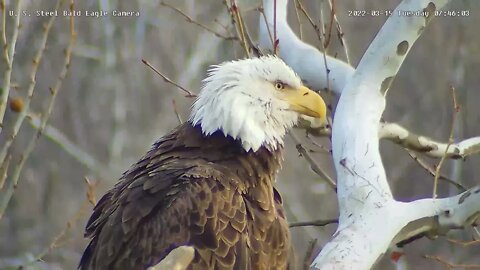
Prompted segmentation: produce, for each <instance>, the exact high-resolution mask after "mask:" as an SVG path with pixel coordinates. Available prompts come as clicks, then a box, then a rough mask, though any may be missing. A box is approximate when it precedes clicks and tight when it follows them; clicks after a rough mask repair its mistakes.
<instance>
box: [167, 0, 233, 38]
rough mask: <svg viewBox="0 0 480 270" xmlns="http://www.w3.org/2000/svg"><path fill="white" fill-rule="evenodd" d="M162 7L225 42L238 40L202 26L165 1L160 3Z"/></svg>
mask: <svg viewBox="0 0 480 270" xmlns="http://www.w3.org/2000/svg"><path fill="white" fill-rule="evenodd" d="M160 5H162V6H164V7H167V8H170V9H172V10H174V11H175V12H177V13H178V14H180V15H182V17H184V18H185V19H186V20H187V21H188V22H189V23H192V24H194V25H197V26H198V27H200V28H202V29H204V30H206V31H207V32H210V33H212V34H214V35H215V36H216V37H219V38H223V39H225V40H236V39H238V38H237V37H235V36H225V35H222V34H220V33H218V32H216V31H215V30H213V29H211V28H209V27H207V26H206V25H204V24H202V23H200V22H198V21H196V20H194V19H192V17H190V16H189V15H187V14H186V13H185V12H183V11H182V10H180V9H179V8H177V7H174V6H172V5H170V4H168V3H166V2H165V1H161V2H160Z"/></svg>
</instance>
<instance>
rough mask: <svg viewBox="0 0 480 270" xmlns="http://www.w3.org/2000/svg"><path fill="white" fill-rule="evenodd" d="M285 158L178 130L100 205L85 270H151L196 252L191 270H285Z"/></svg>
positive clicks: (89, 231) (92, 224)
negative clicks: (182, 249)
mask: <svg viewBox="0 0 480 270" xmlns="http://www.w3.org/2000/svg"><path fill="white" fill-rule="evenodd" d="M280 152H281V149H279V150H277V151H269V150H267V149H266V148H261V149H259V150H258V151H256V152H255V153H253V152H252V151H250V152H245V151H244V150H243V148H242V147H241V145H240V143H239V142H238V141H235V140H234V139H232V138H231V137H225V136H224V135H223V133H220V132H216V133H214V134H212V135H210V136H208V137H205V136H203V135H202V133H201V130H200V128H199V127H192V126H191V125H190V124H189V123H185V124H183V125H181V126H179V127H178V128H177V129H175V130H174V131H172V132H171V133H170V134H168V135H166V136H165V137H163V138H162V139H160V140H159V141H158V142H156V143H155V144H154V146H153V147H152V149H151V150H150V151H149V152H148V153H147V154H146V155H145V156H144V157H143V158H142V159H141V160H140V161H138V162H137V163H136V164H135V165H134V166H132V168H130V169H129V170H128V171H127V172H125V174H124V175H123V176H122V178H121V179H120V181H119V182H118V183H117V184H116V185H115V187H114V188H113V189H111V190H110V191H109V192H108V193H107V194H105V195H104V196H103V197H102V198H101V199H100V200H99V202H98V204H97V205H96V206H95V208H94V212H93V214H92V216H91V217H90V219H89V221H88V223H87V228H86V233H85V235H86V236H87V237H89V238H91V241H90V244H89V245H88V247H87V248H86V250H85V252H84V254H83V256H82V259H81V261H80V266H79V268H80V269H82V270H86V269H146V268H147V267H149V266H152V265H155V264H157V263H159V262H160V261H161V260H162V259H164V258H165V256H167V255H168V254H169V252H170V251H171V250H173V249H175V248H177V247H179V246H192V247H194V249H195V254H194V258H193V260H192V263H191V264H190V265H189V267H188V268H189V269H286V267H287V260H288V251H289V248H290V238H289V237H290V236H289V231H288V225H287V222H286V220H285V216H284V212H283V207H282V203H281V198H280V195H279V194H278V192H277V191H276V190H275V188H274V187H273V186H272V183H273V181H274V178H275V176H276V173H277V171H278V169H279V167H280V159H281V153H280Z"/></svg>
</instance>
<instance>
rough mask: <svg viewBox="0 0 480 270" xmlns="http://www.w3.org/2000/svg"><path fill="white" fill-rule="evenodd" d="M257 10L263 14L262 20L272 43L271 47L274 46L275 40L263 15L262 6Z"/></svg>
mask: <svg viewBox="0 0 480 270" xmlns="http://www.w3.org/2000/svg"><path fill="white" fill-rule="evenodd" d="M258 11H259V12H260V13H261V14H262V16H263V21H264V23H265V25H266V26H267V32H268V37H269V38H270V42H271V43H272V48H273V47H274V46H275V42H274V41H273V36H272V31H271V30H270V25H268V21H267V16H266V15H265V11H264V9H263V7H261V8H258Z"/></svg>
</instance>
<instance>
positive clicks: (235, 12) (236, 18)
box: [225, 0, 250, 57]
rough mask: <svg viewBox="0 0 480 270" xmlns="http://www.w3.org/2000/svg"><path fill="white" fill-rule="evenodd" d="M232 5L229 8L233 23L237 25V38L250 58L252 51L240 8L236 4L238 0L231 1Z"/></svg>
mask: <svg viewBox="0 0 480 270" xmlns="http://www.w3.org/2000/svg"><path fill="white" fill-rule="evenodd" d="M225 3H226V2H225ZM230 5H231V7H230V8H229V10H230V12H231V14H232V22H233V23H234V24H235V26H236V29H237V36H238V38H239V39H240V41H241V43H242V46H243V49H244V50H245V54H246V55H247V57H250V50H249V48H248V44H247V38H246V36H245V30H244V26H243V20H242V17H241V15H240V11H239V7H238V5H237V3H236V0H230ZM227 6H228V5H227Z"/></svg>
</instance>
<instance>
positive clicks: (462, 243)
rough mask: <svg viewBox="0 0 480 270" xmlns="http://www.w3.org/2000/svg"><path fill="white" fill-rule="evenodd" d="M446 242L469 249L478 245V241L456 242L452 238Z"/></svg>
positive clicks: (479, 241)
mask: <svg viewBox="0 0 480 270" xmlns="http://www.w3.org/2000/svg"><path fill="white" fill-rule="evenodd" d="M447 241H448V242H450V243H452V244H455V245H459V246H462V247H470V246H474V245H480V240H472V241H467V242H465V241H460V240H456V239H453V238H447Z"/></svg>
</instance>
